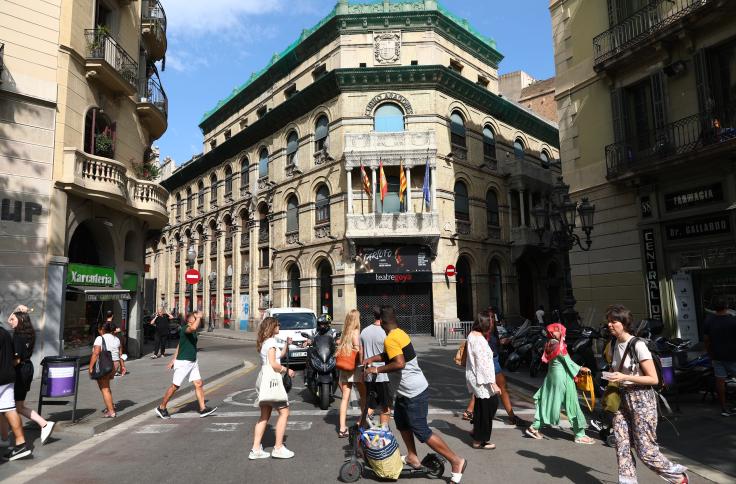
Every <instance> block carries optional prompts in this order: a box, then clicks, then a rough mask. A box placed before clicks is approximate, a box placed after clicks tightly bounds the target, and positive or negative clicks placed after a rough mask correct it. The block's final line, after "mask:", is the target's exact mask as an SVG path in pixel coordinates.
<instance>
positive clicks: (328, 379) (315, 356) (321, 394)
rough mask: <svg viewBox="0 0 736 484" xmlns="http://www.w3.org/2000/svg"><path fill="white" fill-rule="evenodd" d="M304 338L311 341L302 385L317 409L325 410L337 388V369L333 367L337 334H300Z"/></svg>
mask: <svg viewBox="0 0 736 484" xmlns="http://www.w3.org/2000/svg"><path fill="white" fill-rule="evenodd" d="M301 335H302V336H303V337H304V338H307V340H311V344H310V345H309V348H308V349H307V362H306V364H305V365H304V384H305V385H306V387H307V388H308V389H309V391H310V392H311V393H312V395H314V398H315V399H316V400H317V403H318V404H319V408H320V409H322V410H327V408H328V407H329V406H330V399H331V396H332V394H333V392H334V391H335V390H336V388H337V369H336V367H335V350H336V347H337V345H336V344H335V340H336V339H337V338H338V337H339V333H334V334H333V333H332V332H331V331H330V332H327V333H324V334H319V333H317V334H315V335H314V336H312V335H310V334H309V333H301Z"/></svg>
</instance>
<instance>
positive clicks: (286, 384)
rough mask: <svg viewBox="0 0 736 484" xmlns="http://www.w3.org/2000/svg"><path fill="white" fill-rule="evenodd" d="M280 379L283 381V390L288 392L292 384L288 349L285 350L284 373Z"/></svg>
mask: <svg viewBox="0 0 736 484" xmlns="http://www.w3.org/2000/svg"><path fill="white" fill-rule="evenodd" d="M281 380H282V381H283V382H284V390H286V393H289V392H290V391H291V387H292V386H293V383H292V381H291V377H290V376H289V350H286V373H284V376H283V377H282V378H281Z"/></svg>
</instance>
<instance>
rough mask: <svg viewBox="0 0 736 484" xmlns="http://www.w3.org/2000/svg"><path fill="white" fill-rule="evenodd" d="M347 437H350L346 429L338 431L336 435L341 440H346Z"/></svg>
mask: <svg viewBox="0 0 736 484" xmlns="http://www.w3.org/2000/svg"><path fill="white" fill-rule="evenodd" d="M348 435H350V431H349V430H348V429H345V430H340V431H339V432H338V433H337V436H338V437H339V438H341V439H344V438H347V436H348Z"/></svg>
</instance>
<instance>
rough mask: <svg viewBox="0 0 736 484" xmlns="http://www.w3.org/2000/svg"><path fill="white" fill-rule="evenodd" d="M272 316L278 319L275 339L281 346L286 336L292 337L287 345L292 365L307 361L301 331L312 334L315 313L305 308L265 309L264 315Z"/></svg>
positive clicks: (314, 327) (315, 327)
mask: <svg viewBox="0 0 736 484" xmlns="http://www.w3.org/2000/svg"><path fill="white" fill-rule="evenodd" d="M269 316H271V317H274V318H276V319H278V320H279V334H278V335H277V336H276V341H278V342H279V344H280V345H282V346H281V347H283V344H284V343H286V338H291V339H292V344H291V345H289V363H290V364H292V365H303V364H305V363H306V362H307V349H306V348H303V347H302V342H303V341H305V339H306V338H305V337H304V335H302V333H305V334H308V335H310V336H313V335H314V332H315V330H316V329H317V315H316V313H315V312H314V311H312V310H311V309H307V308H271V309H267V310H266V312H265V314H264V317H269Z"/></svg>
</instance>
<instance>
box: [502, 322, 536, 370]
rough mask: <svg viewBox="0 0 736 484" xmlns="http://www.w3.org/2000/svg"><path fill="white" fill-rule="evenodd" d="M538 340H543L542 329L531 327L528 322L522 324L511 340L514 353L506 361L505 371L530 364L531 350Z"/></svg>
mask: <svg viewBox="0 0 736 484" xmlns="http://www.w3.org/2000/svg"><path fill="white" fill-rule="evenodd" d="M540 338H544V328H542V327H541V326H532V324H531V322H530V321H529V320H526V321H524V324H522V325H521V327H519V330H518V331H517V332H516V334H515V335H514V336H513V337H512V338H511V346H512V347H513V348H514V351H513V352H512V353H511V354H510V355H509V357H508V358H507V359H506V369H507V370H509V371H516V370H518V369H519V366H521V364H522V363H529V362H531V356H532V348H533V347H534V345H535V343H536V342H537V340H538V339H540Z"/></svg>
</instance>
